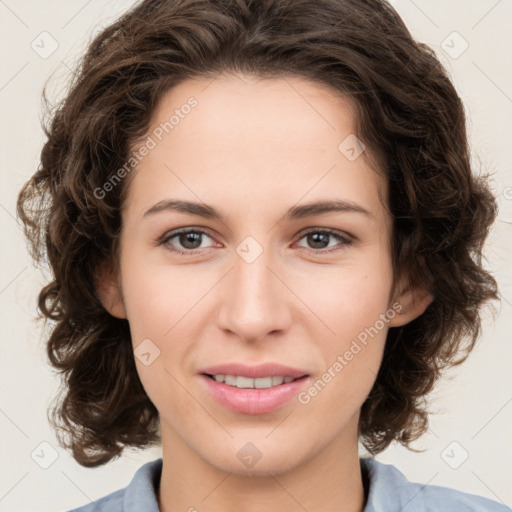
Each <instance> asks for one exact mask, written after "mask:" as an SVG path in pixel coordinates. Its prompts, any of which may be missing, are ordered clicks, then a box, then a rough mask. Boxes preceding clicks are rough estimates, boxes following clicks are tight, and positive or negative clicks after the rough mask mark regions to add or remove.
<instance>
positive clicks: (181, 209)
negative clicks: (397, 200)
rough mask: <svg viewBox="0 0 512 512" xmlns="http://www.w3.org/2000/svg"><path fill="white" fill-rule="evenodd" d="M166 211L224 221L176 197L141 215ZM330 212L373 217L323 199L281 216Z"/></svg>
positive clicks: (345, 203) (210, 210) (213, 211)
mask: <svg viewBox="0 0 512 512" xmlns="http://www.w3.org/2000/svg"><path fill="white" fill-rule="evenodd" d="M167 211H171V212H178V213H186V214H189V215H198V216H199V217H205V218H208V219H214V220H220V221H222V222H224V223H226V219H225V217H224V215H222V214H221V213H220V212H219V211H218V210H216V209H215V208H213V207H212V206H209V205H207V204H205V203H194V202H191V201H181V200H177V199H164V200H162V201H159V202H158V203H156V204H155V205H154V206H152V207H151V208H150V209H149V210H147V211H146V212H145V213H144V215H143V217H147V216H149V215H153V214H155V213H159V212H167ZM332 212H352V213H362V214H364V215H367V216H369V217H373V215H372V213H370V212H369V211H368V210H366V209H365V208H363V207H362V206H360V205H358V204H357V203H354V202H352V201H345V200H325V201H315V202H312V203H306V204H301V205H295V206H292V207H291V208H289V209H288V211H287V212H286V213H285V214H284V216H283V218H284V219H285V220H294V219H303V218H305V217H312V216H315V215H322V214H325V213H332Z"/></svg>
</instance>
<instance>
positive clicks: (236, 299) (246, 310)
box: [218, 250, 293, 343]
mask: <svg viewBox="0 0 512 512" xmlns="http://www.w3.org/2000/svg"><path fill="white" fill-rule="evenodd" d="M233 258H234V261H233V268H232V270H231V271H230V272H229V274H228V275H227V276H226V278H227V279H225V280H224V281H225V282H224V285H223V290H222V292H221V293H222V303H221V307H220V310H219V315H218V324H219V327H220V328H221V329H223V330H225V331H229V332H231V333H233V334H235V335H236V336H237V337H238V338H239V339H240V340H242V341H245V342H248V343H254V342H256V341H257V340H259V339H262V338H265V337H267V336H268V335H270V334H271V333H274V334H276V333H278V332H284V331H285V330H286V329H287V328H288V327H289V325H290V324H291V318H292V314H291V311H290V300H292V298H293V294H292V293H291V292H290V291H289V289H288V288H287V287H286V286H285V284H283V282H285V281H286V276H283V275H280V274H281V273H282V272H280V270H279V269H280V266H279V265H278V264H276V261H275V258H274V259H273V258H272V257H271V254H270V251H265V250H264V251H263V253H262V254H260V255H259V257H258V258H256V260H255V261H252V262H249V261H250V260H249V261H247V260H245V259H244V258H243V257H241V256H240V255H239V254H238V253H235V254H234V257H233Z"/></svg>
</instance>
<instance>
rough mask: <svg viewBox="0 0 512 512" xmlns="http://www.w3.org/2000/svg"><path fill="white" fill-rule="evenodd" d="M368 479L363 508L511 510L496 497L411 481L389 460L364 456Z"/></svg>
mask: <svg viewBox="0 0 512 512" xmlns="http://www.w3.org/2000/svg"><path fill="white" fill-rule="evenodd" d="M361 467H362V469H363V471H365V472H366V474H367V475H368V479H369V493H368V502H367V506H366V508H365V510H364V512H391V511H395V510H402V511H403V512H413V511H414V512H419V511H421V512H445V511H446V512H452V511H454V510H456V511H457V512H512V509H511V508H510V507H507V506H506V505H503V504H502V503H498V502H496V501H493V500H490V499H487V498H484V497H482V496H477V495H475V494H469V493H466V492H462V491H457V490H456V489H450V488H447V487H441V486H438V485H428V484H420V483H415V482H410V481H409V480H407V478H406V477H405V475H404V474H403V473H401V472H400V471H399V470H398V469H397V468H396V467H394V466H392V465H390V464H383V463H382V462H378V461H376V460H374V459H361Z"/></svg>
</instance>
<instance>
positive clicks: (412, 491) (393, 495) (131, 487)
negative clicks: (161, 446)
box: [69, 459, 512, 512]
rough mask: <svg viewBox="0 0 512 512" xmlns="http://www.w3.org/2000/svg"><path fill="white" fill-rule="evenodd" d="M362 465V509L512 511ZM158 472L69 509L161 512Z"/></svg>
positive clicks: (144, 471) (150, 468)
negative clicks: (365, 481)
mask: <svg viewBox="0 0 512 512" xmlns="http://www.w3.org/2000/svg"><path fill="white" fill-rule="evenodd" d="M361 467H362V469H363V471H364V472H365V473H366V474H367V475H368V481H369V491H368V501H367V503H366V507H365V509H364V512H512V509H511V508H510V507H507V506H505V505H503V504H501V503H497V502H496V501H492V500H489V499H487V498H482V497H481V496H476V495H474V494H468V493H465V492H461V491H457V490H455V489H449V488H446V487H440V486H437V485H425V484H419V483H412V482H409V480H407V478H406V477H405V476H404V475H403V474H402V473H401V472H400V471H399V470H398V469H396V468H395V467H394V466H391V465H389V464H383V463H381V462H377V461H376V460H374V459H361ZM161 473H162V459H157V460H154V461H152V462H148V463H146V464H144V465H143V466H142V467H140V468H139V469H138V470H137V472H136V473H135V475H134V476H133V479H132V481H131V482H130V483H129V484H128V485H127V486H126V487H125V488H124V489H119V490H118V491H115V492H113V493H111V494H109V495H107V496H104V497H103V498H100V499H99V500H96V501H94V502H92V503H89V504H88V505H85V506H83V507H80V508H75V509H73V510H70V511H69V512H160V510H159V508H158V501H157V494H156V493H157V489H158V484H159V481H160V475H161Z"/></svg>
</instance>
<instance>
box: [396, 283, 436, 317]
mask: <svg viewBox="0 0 512 512" xmlns="http://www.w3.org/2000/svg"><path fill="white" fill-rule="evenodd" d="M433 300H434V297H433V296H432V295H431V294H430V293H429V292H428V291H427V290H425V289H424V288H423V287H420V286H413V285H409V286H407V288H406V289H404V290H403V291H402V292H401V293H400V294H399V296H398V297H397V298H396V299H395V303H396V304H398V305H399V308H400V309H398V307H396V308H395V309H396V310H397V312H398V315H395V316H394V318H392V319H391V320H390V322H389V326H390V327H401V326H402V325H406V324H408V323H409V322H412V321H413V320H415V319H416V318H418V317H419V316H421V315H422V314H423V313H424V312H425V310H426V309H427V307H428V306H429V304H431V302H432V301H433ZM393 306H394V305H393ZM394 307H395V306H394Z"/></svg>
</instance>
